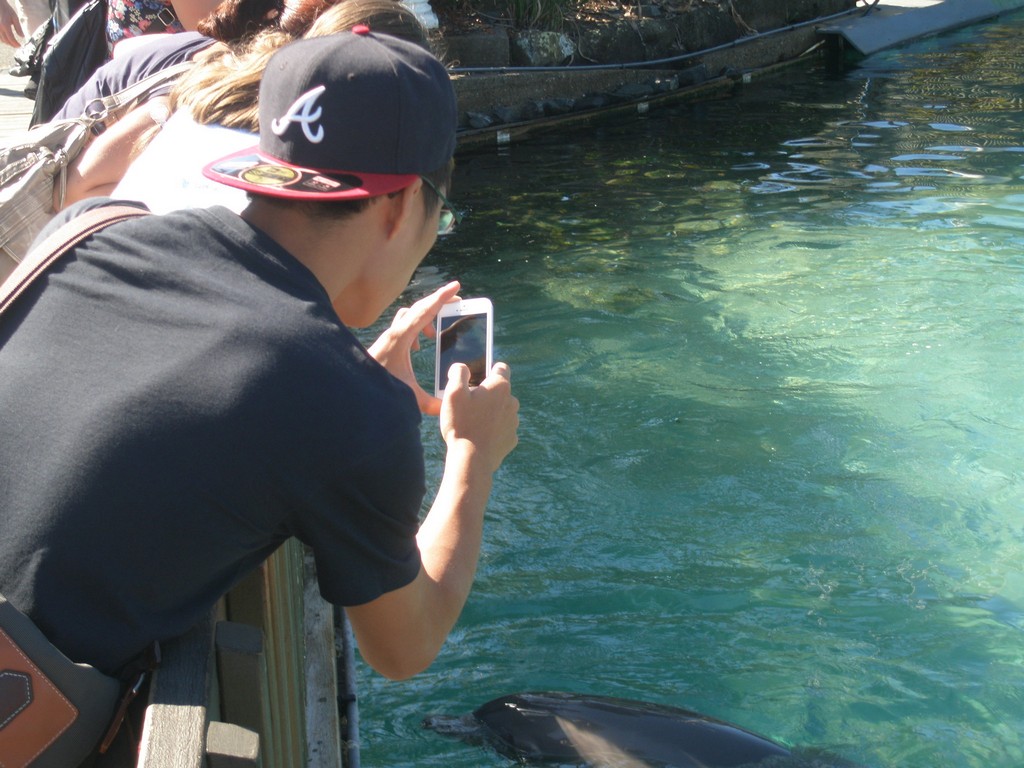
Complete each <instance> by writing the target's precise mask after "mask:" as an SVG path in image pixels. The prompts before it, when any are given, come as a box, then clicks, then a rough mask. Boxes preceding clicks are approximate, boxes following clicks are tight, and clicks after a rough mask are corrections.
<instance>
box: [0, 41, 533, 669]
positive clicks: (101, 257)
mask: <svg viewBox="0 0 1024 768" xmlns="http://www.w3.org/2000/svg"><path fill="white" fill-rule="evenodd" d="M456 122H457V120H456V104H455V95H454V92H453V89H452V85H451V83H450V81H449V78H448V75H447V72H446V71H445V69H444V67H443V66H442V65H441V64H440V63H439V62H438V61H437V60H436V59H435V58H434V57H433V56H432V55H431V54H429V53H428V52H426V51H425V50H424V49H423V48H421V47H419V46H416V45H414V44H412V43H408V42H405V41H402V40H400V39H397V38H393V37H389V36H387V35H380V34H376V33H374V32H372V31H370V30H369V29H367V28H366V27H356V28H355V29H353V31H352V32H350V33H342V34H338V35H332V36H329V37H324V38H317V39H311V40H303V41H300V42H297V43H293V44H290V45H288V46H285V47H284V48H282V49H281V50H280V51H279V52H278V53H276V54H275V55H274V57H273V58H272V60H271V62H270V64H269V65H268V67H267V71H266V75H265V77H264V79H263V83H262V87H261V91H260V126H261V133H260V137H259V140H260V143H259V146H258V147H253V148H251V149H248V150H245V151H243V152H241V153H236V154H235V155H232V156H230V157H227V158H223V159H221V160H218V161H216V162H214V163H212V164H211V165H210V166H209V167H208V168H207V170H206V173H207V175H208V176H209V177H210V178H212V179H214V180H216V181H220V182H223V183H225V184H228V185H231V186H236V187H240V188H242V189H245V190H247V191H248V193H249V194H250V204H249V206H248V207H247V208H246V209H245V210H244V211H243V212H242V213H241V215H236V214H234V213H231V212H230V211H228V210H227V209H225V208H212V209H209V210H190V211H181V212H177V213H173V214H168V215H166V216H156V215H150V216H143V217H139V218H135V219H132V220H129V221H126V222H121V223H118V224H114V225H111V226H109V227H107V228H106V229H104V230H102V231H101V232H99V233H97V234H95V235H93V236H91V237H89V238H86V239H85V240H84V241H83V242H82V243H81V244H79V245H78V246H77V247H75V248H74V249H73V250H72V252H71V253H70V255H69V256H67V257H65V258H64V259H62V260H61V261H60V262H58V263H57V264H56V265H55V266H54V267H52V268H51V270H50V271H49V272H47V274H46V275H45V276H44V277H43V278H42V279H40V280H38V281H36V282H35V283H33V285H32V287H31V288H30V289H29V290H28V291H27V292H26V293H25V294H23V295H22V296H21V297H20V298H19V300H18V301H17V303H16V304H15V305H14V306H13V307H12V308H11V309H10V310H9V312H8V313H7V314H6V315H5V316H4V319H3V322H2V323H0V370H2V371H3V372H4V375H3V376H0V531H3V535H2V536H0V593H2V594H4V595H5V596H6V597H7V598H8V599H9V600H10V601H11V602H12V603H13V604H14V605H15V606H16V607H18V608H19V609H20V610H22V611H23V612H24V613H26V614H27V615H28V616H29V617H30V618H31V619H32V620H33V621H34V622H35V623H36V625H37V626H38V627H39V628H40V629H41V630H42V631H43V632H44V633H45V634H46V635H47V637H48V638H49V639H50V640H51V641H52V642H53V643H54V644H55V645H56V646H57V647H58V648H60V649H61V650H62V651H63V652H64V653H65V655H67V656H68V657H69V658H71V659H72V660H74V661H76V662H84V663H88V664H92V665H93V666H95V667H97V668H99V669H100V670H101V671H103V672H106V673H107V674H111V675H118V674H120V673H121V671H122V670H123V669H124V668H125V667H126V665H128V664H130V662H131V661H132V660H133V659H136V658H137V657H138V655H139V654H140V653H142V652H143V650H144V649H145V648H146V647H147V646H148V645H149V644H151V643H152V642H153V641H159V640H165V639H168V638H172V637H175V636H177V635H179V634H181V633H182V632H184V631H186V630H187V629H188V628H189V627H191V626H192V625H193V624H194V623H195V622H196V621H197V620H198V619H199V618H200V617H201V616H202V615H204V613H205V612H207V611H209V610H210V608H211V607H212V606H213V605H214V603H215V602H216V601H217V600H218V599H219V597H220V596H221V595H223V594H224V592H225V591H226V590H228V589H229V588H231V587H232V586H233V585H234V584H235V583H237V582H238V581H239V580H240V579H241V578H243V577H244V576H245V575H246V574H247V573H249V572H251V571H252V569H254V568H256V567H257V566H258V564H259V563H260V562H262V561H263V560H264V559H265V558H266V557H267V556H268V555H269V554H270V553H271V552H273V551H274V550H275V549H276V548H277V547H278V546H279V545H280V544H281V543H282V542H283V541H285V540H286V539H288V538H289V537H293V536H294V537H297V538H298V539H299V540H301V541H302V542H304V543H305V544H306V545H308V546H309V547H310V548H311V549H312V551H313V554H314V556H315V559H316V565H317V573H318V579H319V582H320V590H321V593H322V594H323V596H324V597H325V598H326V599H327V600H329V601H331V602H333V603H335V604H339V605H343V606H346V608H347V612H348V616H349V620H350V622H351V624H352V627H353V630H354V632H355V634H356V638H357V641H358V646H359V649H360V652H361V654H362V656H363V657H364V658H365V660H366V661H367V662H368V663H369V664H370V665H371V666H372V667H373V668H375V669H376V670H378V671H379V672H380V673H382V674H384V675H386V676H388V677H391V678H404V677H407V676H410V675H413V674H415V673H417V672H419V671H421V670H423V669H424V668H426V667H427V666H428V665H429V664H430V663H431V662H432V660H433V659H434V658H435V656H436V655H437V653H438V652H439V650H440V648H441V646H442V644H443V642H444V640H445V638H446V637H447V635H448V633H449V632H450V630H451V628H452V626H453V625H454V623H455V621H456V620H457V618H458V616H459V613H460V611H461V609H462V606H463V605H464V603H465V601H466V599H467V597H468V594H469V591H470V588H471V585H472V581H473V578H474V573H475V569H476V564H477V558H478V554H479V547H480V542H481V536H482V528H483V518H484V512H485V507H486V505H487V502H488V498H489V495H490V491H491V485H492V478H493V475H494V473H495V472H496V471H497V470H498V468H499V467H500V465H501V464H502V462H503V461H504V459H505V457H506V455H507V454H508V453H509V452H510V451H511V450H512V449H513V447H514V446H515V444H516V440H517V437H516V433H517V428H518V422H519V417H518V401H517V399H516V398H515V397H514V396H513V395H512V393H511V387H510V382H509V378H510V371H509V368H508V366H507V365H505V364H504V363H497V364H495V366H494V367H493V368H492V370H491V371H490V373H489V375H488V376H487V378H486V379H485V380H484V381H483V383H482V384H480V385H479V386H477V387H470V386H469V383H468V382H469V371H468V369H467V368H466V367H465V366H463V365H459V364H456V365H454V366H452V368H451V370H450V371H449V372H448V382H449V383H448V387H447V389H446V391H445V393H444V396H443V398H440V399H438V398H434V397H433V396H432V395H430V394H428V393H427V392H425V391H424V390H423V389H422V388H421V387H420V386H419V384H418V383H417V382H416V380H415V377H414V375H413V372H412V365H411V352H412V350H413V349H414V348H416V346H417V343H418V338H419V336H420V334H421V333H422V332H425V331H427V330H428V329H429V328H430V327H431V325H432V322H433V320H434V318H435V316H436V314H437V313H438V311H439V310H440V308H441V307H442V306H443V305H444V304H445V303H448V302H450V301H452V300H454V299H455V298H456V297H457V293H458V290H459V284H458V283H457V282H453V283H450V284H448V285H446V286H444V287H442V288H440V289H438V290H436V291H435V292H434V293H432V294H431V295H429V296H427V297H426V298H424V299H421V300H419V301H417V302H415V303H413V304H412V305H411V306H409V307H407V308H405V309H403V310H400V311H399V312H398V313H397V314H396V317H395V320H394V321H393V322H392V324H391V326H390V327H389V328H388V329H387V330H386V331H385V332H384V333H383V334H382V336H381V337H380V338H379V339H378V340H377V342H376V343H374V344H373V345H372V346H370V347H369V349H367V348H364V347H363V345H362V344H361V343H360V342H359V341H358V340H357V339H356V337H355V336H354V335H353V334H352V332H351V331H350V330H349V328H350V327H365V326H367V325H369V324H371V323H373V322H375V321H376V320H377V318H378V317H379V316H380V315H381V314H382V313H383V312H384V311H385V310H386V309H387V308H388V307H389V306H390V305H391V303H392V302H393V301H394V300H395V299H396V298H397V297H398V296H399V295H400V294H401V292H402V291H403V290H404V289H405V288H406V286H407V284H408V281H409V279H410V278H411V276H412V274H413V272H414V270H415V269H416V267H417V266H418V264H419V263H420V261H421V260H422V259H423V258H424V256H425V255H426V254H427V252H428V251H429V249H430V248H431V247H432V246H433V244H434V242H435V239H436V237H437V233H438V231H439V229H447V228H448V227H449V226H450V225H451V222H452V219H453V214H452V210H451V208H450V204H449V203H448V202H447V199H446V193H447V192H448V190H449V186H450V174H451V167H452V155H453V153H454V148H455V129H456ZM109 202H110V201H109V200H105V199H92V200H86V201H83V202H82V203H79V204H77V205H76V206H73V207H72V208H70V209H68V210H67V211H65V212H64V213H62V214H61V215H60V217H59V219H60V220H66V219H68V218H71V217H73V216H74V215H76V214H77V213H80V212H81V211H82V210H83V209H85V208H88V207H95V206H97V205H104V204H108V203H109ZM57 223H58V222H54V223H52V224H51V228H52V227H54V226H55V225H56V224H57ZM45 235H46V233H45V232H44V233H43V235H42V236H45ZM424 413H425V414H430V415H437V416H439V426H440V431H441V435H442V437H443V439H444V441H445V443H446V445H447V454H446V462H445V470H444V475H443V478H442V480H441V482H440V486H439V488H438V489H437V492H436V496H435V498H434V500H433V502H432V505H431V506H430V509H429V511H428V512H427V514H426V516H425V517H424V518H423V520H422V522H421V521H420V511H421V505H422V503H423V498H424V495H425V491H426V488H425V470H424V464H423V453H422V446H421V443H420V440H421V438H420V420H421V414H424Z"/></svg>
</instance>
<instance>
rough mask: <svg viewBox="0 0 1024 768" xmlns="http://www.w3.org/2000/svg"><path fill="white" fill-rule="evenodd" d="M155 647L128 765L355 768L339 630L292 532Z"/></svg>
mask: <svg viewBox="0 0 1024 768" xmlns="http://www.w3.org/2000/svg"><path fill="white" fill-rule="evenodd" d="M162 656H163V659H162V662H161V665H160V668H159V669H158V670H157V671H156V673H155V674H154V677H153V681H152V683H151V685H150V700H149V705H148V706H147V708H146V717H145V724H144V726H143V732H142V746H141V752H140V756H139V763H138V768H228V766H230V768H242V767H243V766H245V767H248V766H254V767H260V766H261V767H262V768H342V766H344V767H345V768H358V765H359V753H358V738H357V728H358V725H357V720H358V718H357V714H356V712H357V710H356V708H355V697H354V693H353V692H354V687H353V683H352V681H351V679H350V678H351V656H352V654H351V634H350V633H349V632H348V627H347V625H346V624H345V622H344V615H343V612H342V611H340V610H337V611H336V610H335V609H334V607H333V606H331V605H330V604H329V603H327V602H325V601H324V600H323V599H322V598H321V597H320V594H319V591H318V589H317V585H316V574H315V571H314V565H313V561H312V557H311V556H308V555H306V554H305V553H304V551H303V547H302V545H301V544H299V543H298V542H297V541H295V540H294V539H292V540H289V541H288V542H286V543H285V544H284V545H283V546H282V547H281V548H280V549H279V550H278V551H277V552H276V553H275V554H274V555H273V556H272V557H271V558H269V559H268V560H267V562H266V563H265V564H264V565H263V566H262V567H261V568H260V569H259V570H258V571H256V572H255V573H254V574H252V576H250V577H249V578H248V579H246V580H245V581H243V582H242V583H241V584H239V585H238V586H237V587H236V588H235V589H233V590H232V591H231V592H230V593H229V594H228V595H227V596H226V597H225V599H224V600H223V601H221V603H220V604H219V605H218V606H217V608H216V609H215V610H214V611H213V612H212V613H211V615H210V616H209V617H208V618H207V619H206V620H204V621H203V622H201V623H200V624H198V625H197V626H195V627H193V628H192V629H191V630H190V631H189V632H188V633H186V634H185V635H184V636H182V637H180V638H178V639H177V640H175V641H173V642H170V643H166V644H164V646H163V647H162ZM339 658H340V663H339ZM339 672H340V673H341V674H340V678H341V680H340V682H339ZM339 691H340V694H339Z"/></svg>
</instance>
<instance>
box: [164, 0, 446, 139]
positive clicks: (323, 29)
mask: <svg viewBox="0 0 1024 768" xmlns="http://www.w3.org/2000/svg"><path fill="white" fill-rule="evenodd" d="M308 2H312V3H319V2H321V0H308ZM296 23H297V22H296ZM357 24H366V25H367V26H368V27H369V28H370V29H372V30H373V31H374V32H379V33H382V34H387V35H392V36H394V37H401V38H404V39H406V40H409V41H410V42H414V43H416V44H418V45H421V46H423V47H424V48H428V49H429V47H430V45H429V42H428V40H427V33H426V30H425V29H424V28H423V25H422V24H421V23H420V21H419V19H417V18H416V14H414V13H413V12H412V11H411V10H409V9H408V8H407V7H405V6H404V5H402V4H401V3H400V2H398V0H342V2H340V3H338V4H336V5H330V6H326V9H325V10H323V11H322V13H321V14H320V15H319V16H318V17H315V18H313V19H312V21H311V23H310V25H309V26H308V27H306V28H304V29H303V31H302V33H301V35H302V36H303V37H323V36H325V35H332V34H336V33H338V32H345V31H347V30H350V29H352V27H354V26H356V25H357ZM294 39H295V36H293V35H292V34H291V33H290V32H289V31H287V30H286V28H285V18H284V17H283V18H282V20H281V25H280V27H279V28H278V29H268V30H265V31H264V32H261V33H260V34H258V35H256V36H255V37H253V38H252V40H251V41H249V42H248V43H247V44H244V45H240V46H236V47H228V48H225V47H223V46H216V47H215V48H216V50H212V49H211V50H209V51H205V52H203V53H200V54H198V55H197V56H196V58H195V62H196V65H195V66H194V67H192V69H191V70H189V71H188V72H186V73H185V74H183V75H182V76H181V77H180V78H179V79H178V81H177V82H176V83H175V85H174V88H173V89H172V90H171V94H170V109H171V111H172V112H173V111H176V110H179V109H185V110H187V111H188V113H189V114H190V115H191V117H192V119H193V120H195V121H196V122H197V123H202V124H205V125H210V124H215V125H222V126H224V127H226V128H238V129H242V130H246V131H251V132H253V133H258V132H259V89H260V80H261V79H262V77H263V70H264V69H265V68H266V66H267V62H268V61H269V60H270V57H271V56H272V55H273V54H274V53H276V52H277V51H278V49H280V48H281V47H282V46H284V45H286V44H288V43H289V42H292V41H293V40H294Z"/></svg>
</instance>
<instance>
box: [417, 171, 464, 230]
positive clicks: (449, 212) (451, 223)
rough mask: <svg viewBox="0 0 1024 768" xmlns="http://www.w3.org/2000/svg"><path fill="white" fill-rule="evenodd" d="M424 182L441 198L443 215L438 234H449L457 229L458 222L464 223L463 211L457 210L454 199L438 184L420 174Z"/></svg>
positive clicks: (439, 220)
mask: <svg viewBox="0 0 1024 768" xmlns="http://www.w3.org/2000/svg"><path fill="white" fill-rule="evenodd" d="M420 178H421V179H422V180H423V183H424V184H426V185H427V186H428V187H430V188H431V189H432V190H434V194H435V195H437V196H438V197H439V198H440V199H441V215H440V217H439V218H438V220H437V234H439V235H449V234H451V232H452V230H453V229H455V225H456V224H461V223H462V213H461V212H459V211H458V210H456V208H455V206H454V205H452V201H451V200H449V199H448V198H447V197H445V196H444V193H443V192H442V191H441V190H440V189H438V188H437V185H436V184H435V183H434V182H432V181H431V180H430V179H428V178H427V177H426V176H420Z"/></svg>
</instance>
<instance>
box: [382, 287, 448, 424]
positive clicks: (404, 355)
mask: <svg viewBox="0 0 1024 768" xmlns="http://www.w3.org/2000/svg"><path fill="white" fill-rule="evenodd" d="M459 287H460V286H459V284H458V282H451V283H448V284H447V285H445V286H443V287H441V288H438V289H437V290H436V291H434V292H433V293H432V294H430V295H429V296H425V297H424V298H422V299H420V300H419V301H417V302H416V303H415V304H413V305H412V306H410V307H403V308H402V309H400V310H398V312H397V313H395V319H394V320H392V321H391V327H390V328H388V329H387V330H386V331H384V333H382V334H381V335H380V337H379V338H378V339H377V341H375V342H374V343H373V345H372V346H371V347H370V348H369V350H367V351H368V352H369V353H370V356H371V357H372V358H373V359H374V360H376V361H377V362H378V363H380V364H381V365H383V366H384V367H385V368H387V369H388V371H389V372H390V373H391V375H392V376H394V377H395V378H397V379H399V380H400V381H404V382H405V383H406V384H408V385H409V387H410V388H411V389H412V391H413V392H414V393H415V394H416V403H417V404H418V405H419V407H420V411H421V412H422V413H425V414H427V415H430V416H437V415H438V414H439V413H440V412H441V400H440V396H438V397H434V396H432V395H431V394H430V393H428V392H427V391H426V390H425V389H423V387H421V386H420V383H419V382H418V381H417V380H416V374H415V372H414V371H413V368H412V353H413V351H414V350H418V349H419V348H420V334H421V333H423V334H426V335H428V336H433V335H434V323H435V318H436V317H437V314H438V312H440V311H441V308H442V307H443V306H445V305H446V304H450V303H451V302H453V301H457V300H458V298H459V296H458V294H459Z"/></svg>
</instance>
